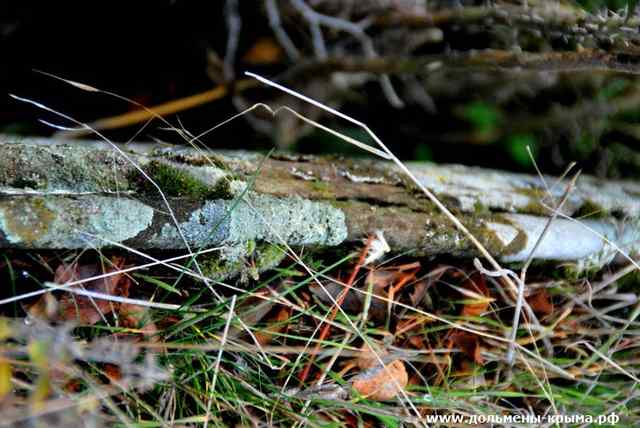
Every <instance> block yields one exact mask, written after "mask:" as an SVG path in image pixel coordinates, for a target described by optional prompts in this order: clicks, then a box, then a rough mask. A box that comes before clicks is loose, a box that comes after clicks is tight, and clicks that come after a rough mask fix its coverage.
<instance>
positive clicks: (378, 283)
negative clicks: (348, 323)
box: [309, 270, 404, 320]
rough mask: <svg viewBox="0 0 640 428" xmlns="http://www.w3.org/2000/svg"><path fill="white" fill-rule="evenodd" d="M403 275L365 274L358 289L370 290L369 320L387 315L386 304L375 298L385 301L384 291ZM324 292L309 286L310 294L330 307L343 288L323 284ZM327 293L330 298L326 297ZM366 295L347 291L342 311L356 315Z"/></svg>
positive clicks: (378, 271) (398, 272)
mask: <svg viewBox="0 0 640 428" xmlns="http://www.w3.org/2000/svg"><path fill="white" fill-rule="evenodd" d="M403 275H404V274H403V273H402V272H400V271H395V270H372V271H370V272H369V273H368V274H367V277H366V280H365V283H364V284H363V285H362V286H361V287H360V289H361V290H362V291H365V292H367V291H368V290H369V287H370V288H371V293H372V295H373V296H372V298H371V306H370V307H369V319H373V320H381V319H384V317H385V316H386V313H387V302H386V301H385V300H382V299H379V298H376V296H379V297H382V298H384V299H387V294H388V293H387V292H386V291H385V289H386V288H387V287H389V286H391V285H393V284H394V283H395V282H396V281H397V280H398V279H399V278H400V277H401V276H403ZM323 286H324V289H325V290H326V292H325V291H324V290H323V289H322V287H320V286H319V285H311V286H310V287H309V288H310V290H311V292H312V293H313V294H314V295H315V296H316V297H317V298H318V299H319V300H320V301H321V302H323V303H324V304H327V305H332V304H333V301H334V300H335V299H336V298H337V297H338V296H339V295H340V293H341V292H342V290H344V286H343V285H341V284H338V283H335V282H326V283H324V284H323ZM327 293H329V295H330V296H331V298H330V297H329V296H327ZM365 299H366V294H365V293H362V292H358V291H349V293H347V295H346V296H345V299H344V302H343V303H342V309H344V310H345V311H347V312H351V313H357V312H361V311H362V310H363V308H364V303H365Z"/></svg>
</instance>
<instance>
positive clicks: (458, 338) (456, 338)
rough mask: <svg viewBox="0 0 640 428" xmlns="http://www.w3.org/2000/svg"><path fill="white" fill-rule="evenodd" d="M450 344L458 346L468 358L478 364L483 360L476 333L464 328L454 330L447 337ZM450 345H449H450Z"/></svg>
mask: <svg viewBox="0 0 640 428" xmlns="http://www.w3.org/2000/svg"><path fill="white" fill-rule="evenodd" d="M448 339H449V341H450V345H454V346H455V347H456V348H460V350H461V351H462V352H464V353H465V354H466V355H467V356H468V357H469V358H471V359H472V360H473V361H475V362H476V363H478V364H482V363H483V362H484V361H483V359H482V355H480V351H481V349H480V340H479V338H478V336H477V335H475V334H473V333H469V332H468V331H464V330H454V331H452V332H451V333H450V334H449V337H448ZM450 347H451V346H450Z"/></svg>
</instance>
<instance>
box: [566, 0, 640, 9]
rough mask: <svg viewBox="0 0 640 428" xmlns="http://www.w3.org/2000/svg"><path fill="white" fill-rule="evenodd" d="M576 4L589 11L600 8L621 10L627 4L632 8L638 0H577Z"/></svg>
mask: <svg viewBox="0 0 640 428" xmlns="http://www.w3.org/2000/svg"><path fill="white" fill-rule="evenodd" d="M577 2H578V4H579V5H580V6H582V7H584V8H585V9H587V10H589V11H596V10H602V9H605V8H606V9H609V10H621V9H624V7H625V6H627V5H628V6H629V9H630V10H633V9H634V8H635V7H636V5H637V4H638V0H577Z"/></svg>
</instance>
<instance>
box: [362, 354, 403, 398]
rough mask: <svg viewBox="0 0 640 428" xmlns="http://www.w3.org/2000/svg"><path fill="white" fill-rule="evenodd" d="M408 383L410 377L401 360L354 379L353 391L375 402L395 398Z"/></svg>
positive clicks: (365, 372) (375, 368) (368, 370)
mask: <svg viewBox="0 0 640 428" xmlns="http://www.w3.org/2000/svg"><path fill="white" fill-rule="evenodd" d="M408 382H409V376H408V374H407V370H406V368H405V367H404V363H403V362H402V361H401V360H394V361H392V362H390V363H389V364H387V365H385V366H384V367H382V366H379V365H378V366H377V367H372V368H370V369H367V370H366V371H364V372H362V373H360V374H359V375H357V376H355V377H354V378H353V379H352V385H353V389H355V390H356V391H358V393H359V394H361V395H363V396H365V397H367V398H369V399H370V400H375V401H385V400H391V399H393V398H395V397H396V396H397V395H398V394H399V393H400V391H402V390H403V389H404V388H405V387H406V386H407V383H408Z"/></svg>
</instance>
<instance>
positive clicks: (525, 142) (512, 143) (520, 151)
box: [506, 134, 537, 167]
mask: <svg viewBox="0 0 640 428" xmlns="http://www.w3.org/2000/svg"><path fill="white" fill-rule="evenodd" d="M527 147H529V149H530V150H531V153H532V154H533V157H534V159H535V156H536V152H537V140H536V139H535V137H534V136H533V135H531V134H515V135H512V136H510V137H509V138H508V139H507V141H506V149H507V152H508V153H509V156H510V157H511V159H512V160H513V161H514V162H516V163H517V164H518V165H520V166H526V167H528V166H530V165H531V157H530V156H529V152H528V151H527Z"/></svg>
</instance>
